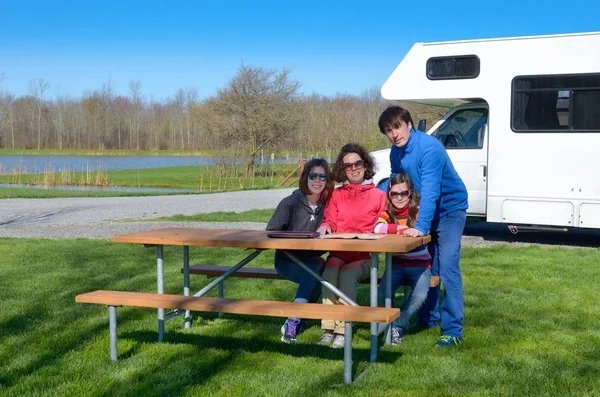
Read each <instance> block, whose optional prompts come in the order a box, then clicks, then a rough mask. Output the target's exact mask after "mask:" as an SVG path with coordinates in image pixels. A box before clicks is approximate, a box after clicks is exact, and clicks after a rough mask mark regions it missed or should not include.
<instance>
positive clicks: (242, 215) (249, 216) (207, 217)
mask: <svg viewBox="0 0 600 397" xmlns="http://www.w3.org/2000/svg"><path fill="white" fill-rule="evenodd" d="M274 212H275V209H267V210H251V211H244V212H211V213H208V214H196V215H181V214H179V215H174V216H165V217H161V218H156V219H151V221H152V222H155V221H170V222H264V223H267V222H269V219H271V216H272V215H273V213H274Z"/></svg>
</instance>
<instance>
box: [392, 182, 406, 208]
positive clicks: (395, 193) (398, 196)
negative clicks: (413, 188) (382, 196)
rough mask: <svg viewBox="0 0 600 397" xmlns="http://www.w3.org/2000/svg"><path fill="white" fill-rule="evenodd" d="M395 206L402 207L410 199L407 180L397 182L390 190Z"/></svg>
mask: <svg viewBox="0 0 600 397" xmlns="http://www.w3.org/2000/svg"><path fill="white" fill-rule="evenodd" d="M388 195H389V196H390V200H391V202H392V205H393V206H394V208H397V209H401V208H404V207H406V206H407V205H408V202H409V200H410V190H409V189H408V184H407V183H406V182H402V183H396V184H395V185H394V186H392V187H391V188H390V191H389V192H388Z"/></svg>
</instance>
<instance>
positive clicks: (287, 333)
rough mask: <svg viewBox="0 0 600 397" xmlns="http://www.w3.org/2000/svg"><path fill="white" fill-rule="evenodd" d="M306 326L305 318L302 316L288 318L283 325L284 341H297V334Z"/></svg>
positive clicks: (282, 337) (282, 338)
mask: <svg viewBox="0 0 600 397" xmlns="http://www.w3.org/2000/svg"><path fill="white" fill-rule="evenodd" d="M303 328H304V320H302V319H300V318H288V319H287V320H285V323H283V325H282V326H281V335H282V336H281V341H282V342H283V343H296V336H297V335H298V334H299V333H300V332H301V331H302V329H303Z"/></svg>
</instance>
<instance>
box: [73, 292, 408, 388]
mask: <svg viewBox="0 0 600 397" xmlns="http://www.w3.org/2000/svg"><path fill="white" fill-rule="evenodd" d="M75 302H79V303H96V304H102V305H106V306H108V311H109V332H110V358H111V360H113V361H117V360H118V357H117V314H116V307H117V306H134V307H148V308H155V309H160V308H163V309H179V310H192V311H199V312H223V313H233V314H247V315H260V316H270V317H284V318H287V317H298V318H309V319H321V320H322V319H330V320H340V321H345V341H344V383H346V384H350V383H352V324H351V322H368V323H370V322H379V323H390V322H392V321H393V320H395V319H396V318H398V316H400V309H397V308H383V307H370V306H346V305H321V304H317V303H293V302H278V301H264V300H241V299H226V298H210V297H194V296H183V295H169V294H151V293H141V292H124V291H94V292H89V293H86V294H81V295H77V296H76V297H75Z"/></svg>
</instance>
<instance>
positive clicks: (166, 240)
mask: <svg viewBox="0 0 600 397" xmlns="http://www.w3.org/2000/svg"><path fill="white" fill-rule="evenodd" d="M269 233H270V232H268V231H256V230H224V229H199V228H166V229H157V230H149V231H144V232H139V233H131V234H126V235H120V236H113V238H112V241H113V242H116V243H129V244H143V245H144V246H146V247H152V246H154V247H156V268H157V293H158V294H159V295H162V294H164V258H163V247H164V246H165V245H171V246H182V248H183V296H184V297H189V296H190V293H191V291H190V260H189V248H190V247H235V248H247V249H254V251H253V252H252V253H250V254H249V255H248V256H247V257H246V258H245V259H243V260H242V261H241V262H239V263H238V264H236V265H235V266H231V267H230V268H229V269H228V270H227V271H225V272H224V273H222V274H221V275H220V276H219V277H217V278H216V279H215V280H213V281H212V282H210V283H209V284H208V285H206V286H205V287H204V288H202V289H201V290H200V291H198V292H196V293H195V294H193V296H194V297H202V296H203V295H205V294H206V293H207V292H208V291H210V290H211V289H213V288H214V287H215V286H217V285H222V282H223V280H225V279H227V278H228V277H230V276H231V275H232V274H234V273H235V272H237V271H238V270H239V269H241V268H243V267H244V266H245V265H246V264H248V263H250V262H251V261H252V260H253V259H254V258H256V257H257V256H258V255H259V254H260V252H262V251H263V250H268V249H279V250H282V251H284V252H285V253H286V255H288V256H289V257H290V258H291V259H292V260H293V261H294V262H296V263H297V264H298V265H299V266H301V267H302V268H304V269H305V270H306V271H307V272H308V273H309V274H311V275H312V276H313V277H315V278H317V279H318V280H319V281H320V282H321V284H322V285H323V286H325V287H326V288H329V289H330V290H331V291H333V292H334V293H335V294H336V295H337V296H339V297H340V299H342V300H344V301H345V302H346V303H347V305H348V306H345V305H334V306H333V307H331V308H328V310H326V311H323V309H324V308H325V307H324V306H323V305H315V304H298V303H291V302H285V303H284V302H272V303H273V304H276V305H277V307H276V308H271V309H269V308H268V307H269V302H271V301H243V302H242V301H239V302H238V303H237V306H238V308H237V309H236V308H235V306H236V305H235V304H234V303H233V301H234V300H232V302H231V304H230V302H228V301H226V300H222V301H220V302H209V303H206V302H202V303H201V304H198V305H197V306H194V305H192V304H188V303H189V302H187V301H182V300H181V299H179V298H177V296H176V295H169V296H168V297H171V298H170V299H171V300H169V301H168V303H169V305H165V302H166V301H165V300H163V303H162V306H161V303H158V302H156V303H151V302H150V303H147V302H146V303H143V302H141V301H143V300H144V299H145V300H151V299H150V298H151V297H143V298H142V297H139V296H138V297H137V298H136V299H137V300H136V299H133V298H132V299H133V300H132V299H129V296H125V297H123V296H122V294H131V293H127V292H122V293H121V295H120V296H119V297H118V298H115V300H114V302H117V301H118V300H119V299H121V300H122V299H125V301H126V302H130V303H131V304H134V305H135V302H137V305H139V306H145V307H156V308H158V340H159V341H162V340H163V337H164V325H165V324H164V323H165V321H167V320H169V319H171V318H174V317H178V316H181V315H183V316H184V328H189V327H190V325H191V319H190V310H189V309H191V310H201V311H203V310H208V311H217V310H218V311H221V310H225V311H227V312H229V313H244V314H256V315H279V316H283V315H285V311H286V310H288V309H289V310H292V308H308V309H307V310H304V309H302V310H303V311H302V313H303V314H304V315H305V316H306V317H305V318H329V317H325V316H327V315H336V316H337V317H338V318H331V319H340V320H344V321H346V329H347V330H348V326H349V325H348V324H349V321H365V322H371V321H373V322H371V354H370V361H375V360H376V359H377V350H378V346H377V344H378V342H377V337H378V334H379V332H378V326H377V324H378V323H377V322H374V319H375V317H376V316H375V315H376V314H378V313H379V314H383V315H389V312H388V313H387V314H386V313H383V312H384V310H382V309H371V308H370V309H369V310H368V311H365V310H364V309H366V308H365V307H362V309H361V307H359V306H358V304H357V303H356V302H354V301H352V300H351V299H350V298H349V297H347V296H346V295H345V294H344V293H343V292H342V291H340V290H339V289H337V288H336V287H335V286H333V285H332V284H330V283H329V282H327V281H326V280H324V279H323V278H322V277H321V276H320V275H319V274H316V273H314V272H312V270H311V269H309V268H308V267H307V266H306V265H305V264H304V263H302V261H300V260H298V259H297V258H296V257H294V255H293V252H290V251H293V250H314V251H354V252H356V251H359V252H369V253H370V255H371V272H370V306H371V307H372V308H376V307H377V282H378V263H379V260H378V254H379V253H385V256H386V260H385V264H386V269H387V270H386V271H387V272H389V271H391V266H392V260H391V259H392V253H396V252H408V251H410V250H412V249H414V248H416V247H418V246H420V245H422V244H424V243H427V242H429V241H430V237H429V236H424V237H404V236H401V235H394V234H387V235H381V237H380V238H378V239H373V240H366V239H365V240H363V239H349V238H343V239H337V238H327V239H323V238H271V237H268V236H267V234H269ZM346 237H347V236H346ZM387 281H388V282H387V285H386V289H385V290H386V297H385V308H391V307H392V293H391V278H390V277H388V278H387ZM98 292H101V291H98ZM138 295H140V294H138ZM155 296H156V295H155ZM165 297H167V295H165ZM102 299H104V300H102ZM107 299H108V300H107ZM110 299H111V297H110V296H103V297H99V298H98V300H97V301H94V298H93V297H92V298H89V299H88V300H87V301H86V300H80V301H81V302H87V303H101V302H103V303H105V304H106V302H109V301H110ZM203 299H205V300H208V299H217V298H203ZM175 301H178V302H175ZM132 302H133V303H132ZM254 302H262V303H261V304H260V305H256V304H254ZM117 303H118V302H117ZM115 305H116V303H115ZM178 305H179V306H180V307H184V308H185V310H175V311H172V312H170V313H165V309H164V308H163V307H169V308H170V307H179V306H178ZM288 305H292V306H288ZM311 308H312V309H311ZM315 308H318V309H315ZM344 308H347V309H344ZM353 308H354V309H353ZM236 310H237V311H236ZM298 310H299V309H298ZM344 310H346V311H345V312H342V311H344ZM377 310H380V312H377ZM395 310H397V309H395ZM275 311H276V312H277V313H275ZM335 311H338V312H339V313H334V312H335ZM368 312H372V313H368ZM290 313H291V311H290ZM361 313H362V314H361ZM109 314H110V313H109ZM370 314H372V317H371V318H369V317H368V315H370ZM395 317H397V314H396V316H395ZM382 318H384V317H383V316H381V315H380V316H379V317H378V321H381V319H382ZM385 318H387V319H388V320H389V319H390V318H391V317H389V316H388V317H385ZM389 321H391V320H389ZM389 321H387V320H386V322H389ZM114 323H115V324H116V319H115V321H114ZM388 325H389V324H388ZM111 332H112V330H111ZM114 332H115V335H116V325H115V331H114ZM349 343H350V344H349V345H348V344H347V345H345V346H344V348H345V357H344V364H345V370H344V371H345V372H344V378H345V380H347V379H351V378H350V377H351V375H349V373H348V374H347V373H346V372H347V370H346V367H351V365H349V366H348V365H346V364H347V358H346V351H347V350H348V349H347V347H348V346H350V348H349V349H350V353H349V354H350V359H349V361H350V362H351V328H350V342H349ZM389 343H390V333H389V332H388V333H387V336H386V344H389ZM113 350H114V356H115V357H114V359H116V336H115V346H114V349H113V348H112V347H111V357H112V355H113V353H112V352H113ZM349 370H350V369H348V371H349Z"/></svg>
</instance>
